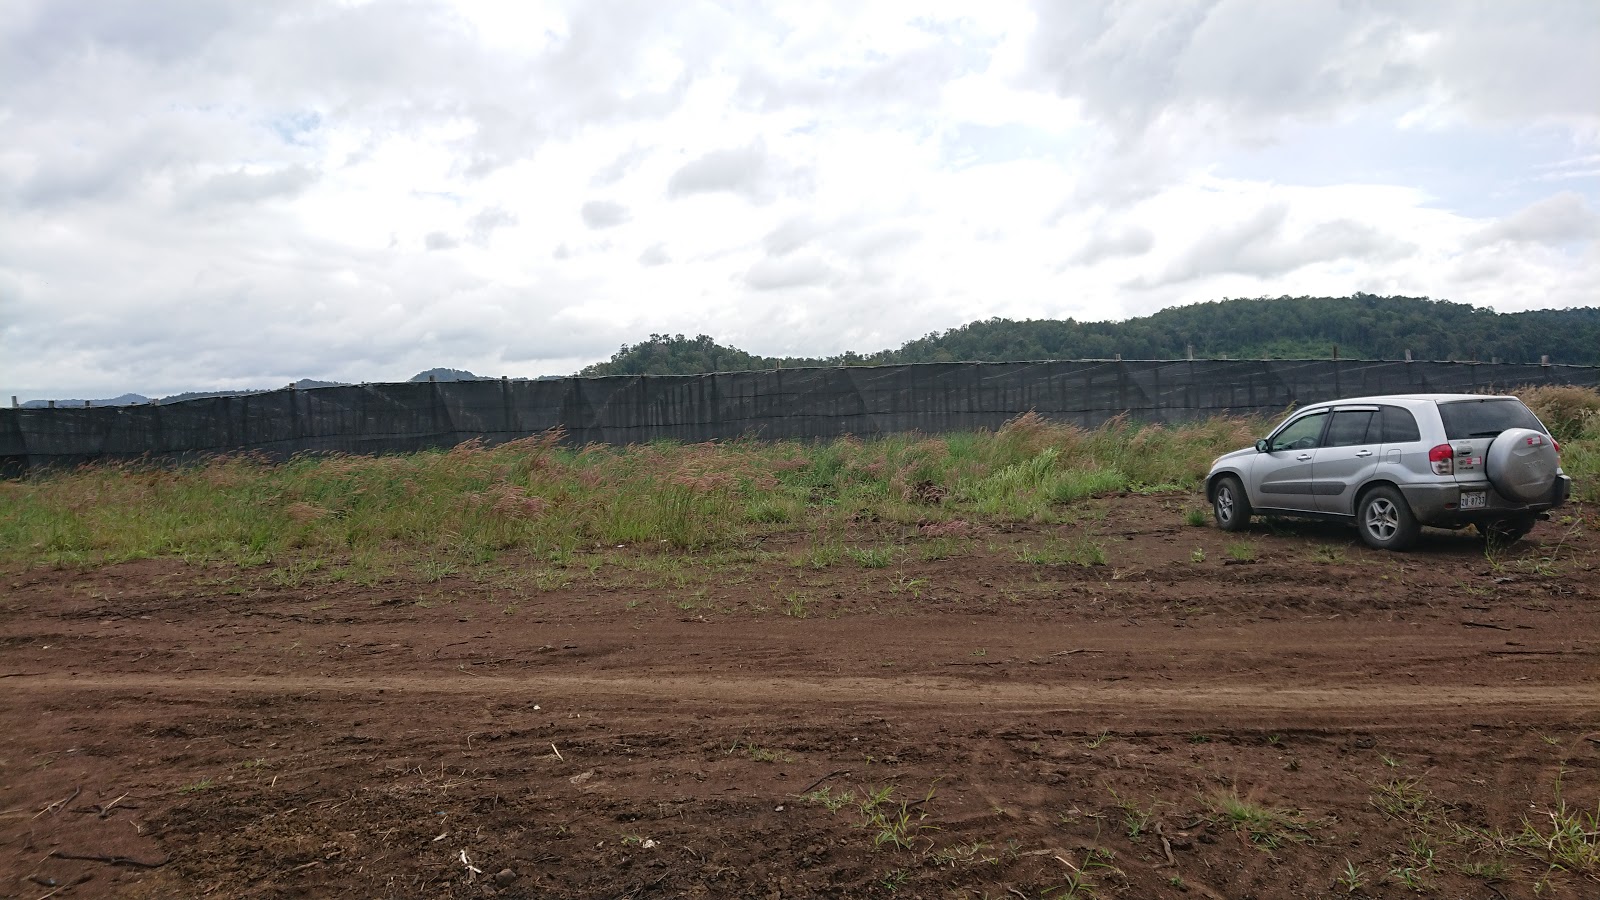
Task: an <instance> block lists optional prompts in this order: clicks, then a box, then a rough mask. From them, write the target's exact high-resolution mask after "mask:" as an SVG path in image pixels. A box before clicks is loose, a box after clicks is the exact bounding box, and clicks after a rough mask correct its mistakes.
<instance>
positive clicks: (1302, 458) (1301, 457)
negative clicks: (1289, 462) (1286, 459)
mask: <svg viewBox="0 0 1600 900" xmlns="http://www.w3.org/2000/svg"><path fill="white" fill-rule="evenodd" d="M1310 458H1311V454H1309V453H1302V454H1300V455H1299V456H1296V457H1295V459H1298V460H1300V461H1301V462H1305V461H1306V460H1308V459H1310Z"/></svg>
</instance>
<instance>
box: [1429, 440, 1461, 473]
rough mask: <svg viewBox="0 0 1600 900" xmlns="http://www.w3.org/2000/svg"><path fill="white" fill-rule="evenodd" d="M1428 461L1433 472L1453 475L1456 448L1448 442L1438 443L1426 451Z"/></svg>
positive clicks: (1454, 471)
mask: <svg viewBox="0 0 1600 900" xmlns="http://www.w3.org/2000/svg"><path fill="white" fill-rule="evenodd" d="M1428 462H1429V463H1430V464H1431V465H1432V466H1433V474H1435V475H1454V474H1455V473H1456V450H1455V448H1454V447H1452V446H1450V445H1449V444H1440V445H1439V446H1437V447H1434V448H1433V449H1432V450H1429V451H1428Z"/></svg>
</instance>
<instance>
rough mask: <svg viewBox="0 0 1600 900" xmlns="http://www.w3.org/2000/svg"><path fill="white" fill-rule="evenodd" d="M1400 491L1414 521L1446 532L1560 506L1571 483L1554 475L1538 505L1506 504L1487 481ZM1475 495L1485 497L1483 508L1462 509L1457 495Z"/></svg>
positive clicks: (1416, 487) (1442, 484) (1565, 499)
mask: <svg viewBox="0 0 1600 900" xmlns="http://www.w3.org/2000/svg"><path fill="white" fill-rule="evenodd" d="M1400 491H1401V493H1403V494H1405V497H1406V502H1407V503H1408V504H1410V505H1411V513H1412V515H1415V516H1416V517H1417V521H1419V522H1421V523H1422V524H1424V525H1433V526H1438V527H1445V528H1449V527H1454V526H1461V525H1467V524H1470V523H1473V522H1483V521H1489V520H1493V519H1503V518H1505V517H1507V516H1517V515H1531V514H1534V513H1540V512H1544V511H1545V510H1547V509H1551V508H1553V507H1557V506H1560V505H1561V504H1563V503H1566V502H1567V497H1568V496H1569V495H1570V494H1571V493H1572V479H1571V478H1568V477H1567V476H1565V475H1557V476H1556V482H1555V484H1554V485H1552V486H1551V488H1550V496H1549V497H1547V498H1546V499H1544V500H1541V501H1539V502H1538V503H1518V502H1514V501H1511V500H1507V499H1506V498H1505V497H1502V496H1501V495H1500V494H1499V492H1497V491H1496V490H1495V489H1494V488H1493V487H1492V486H1490V484H1489V482H1487V481H1483V482H1465V483H1461V482H1456V483H1441V484H1411V485H1401V487H1400ZM1475 491H1483V492H1485V493H1486V497H1485V502H1484V505H1483V506H1481V507H1477V508H1475V509H1462V508H1461V495H1462V494H1463V493H1470V492H1475Z"/></svg>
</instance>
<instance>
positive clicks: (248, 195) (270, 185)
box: [185, 165, 320, 207]
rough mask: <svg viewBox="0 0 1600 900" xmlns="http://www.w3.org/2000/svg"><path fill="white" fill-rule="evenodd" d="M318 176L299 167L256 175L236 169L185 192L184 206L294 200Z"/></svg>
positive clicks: (309, 170)
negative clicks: (282, 199)
mask: <svg viewBox="0 0 1600 900" xmlns="http://www.w3.org/2000/svg"><path fill="white" fill-rule="evenodd" d="M319 177H320V176H319V174H318V173H317V172H316V171H315V170H314V169H312V168H310V167H309V166H300V165H294V166H285V167H283V168H281V169H274V170H272V171H270V172H259V173H255V172H246V171H244V170H242V169H239V170H235V171H232V172H224V173H222V174H220V175H213V176H211V177H210V178H208V179H206V180H205V181H204V182H202V183H201V184H199V185H198V186H196V187H195V189H194V190H192V191H190V192H189V194H188V195H187V196H186V197H185V203H186V205H189V206H194V207H207V206H223V205H231V204H238V203H259V202H261V201H264V200H272V199H276V198H279V197H294V196H297V195H299V194H300V193H302V192H304V191H305V190H306V189H307V188H309V187H311V186H312V185H313V184H316V182H317V179H318V178H319Z"/></svg>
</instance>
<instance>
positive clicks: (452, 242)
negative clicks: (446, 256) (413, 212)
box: [422, 231, 461, 250]
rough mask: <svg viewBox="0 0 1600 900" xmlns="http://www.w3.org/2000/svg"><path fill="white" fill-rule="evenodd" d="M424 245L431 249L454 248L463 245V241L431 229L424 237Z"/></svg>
mask: <svg viewBox="0 0 1600 900" xmlns="http://www.w3.org/2000/svg"><path fill="white" fill-rule="evenodd" d="M422 245H423V246H424V247H427V248H428V249H429V250H453V249H455V248H456V247H459V246H461V241H459V240H457V239H456V238H455V237H453V236H451V235H448V234H446V233H444V232H442V231H430V232H428V235H427V236H426V237H424V238H423V239H422Z"/></svg>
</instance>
